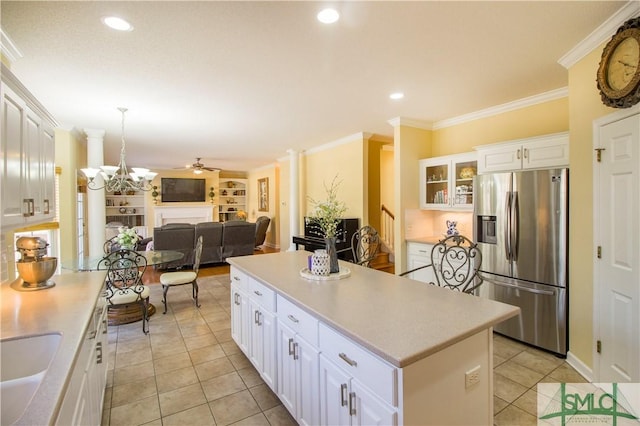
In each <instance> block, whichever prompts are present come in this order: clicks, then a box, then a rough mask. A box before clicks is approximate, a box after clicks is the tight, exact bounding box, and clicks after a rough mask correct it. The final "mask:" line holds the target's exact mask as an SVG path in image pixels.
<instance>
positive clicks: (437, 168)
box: [419, 152, 478, 210]
mask: <svg viewBox="0 0 640 426" xmlns="http://www.w3.org/2000/svg"><path fill="white" fill-rule="evenodd" d="M419 164H420V208H422V209H429V210H473V176H475V175H476V170H477V167H478V162H477V160H476V153H475V152H469V153H464V154H457V155H448V156H444V157H434V158H427V159H424V160H420V163H419Z"/></svg>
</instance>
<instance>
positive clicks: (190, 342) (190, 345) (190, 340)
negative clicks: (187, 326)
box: [184, 331, 218, 351]
mask: <svg viewBox="0 0 640 426" xmlns="http://www.w3.org/2000/svg"><path fill="white" fill-rule="evenodd" d="M184 344H185V346H186V347H187V350H188V351H192V350H194V349H198V348H204V347H206V346H212V345H217V344H218V339H216V336H214V335H213V333H212V332H211V331H209V333H208V334H201V335H199V336H192V337H185V339H184Z"/></svg>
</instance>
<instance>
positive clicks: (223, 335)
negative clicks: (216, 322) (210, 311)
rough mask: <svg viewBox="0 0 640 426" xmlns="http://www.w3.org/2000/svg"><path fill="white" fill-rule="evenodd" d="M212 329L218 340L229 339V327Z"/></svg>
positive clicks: (227, 340) (226, 340) (225, 340)
mask: <svg viewBox="0 0 640 426" xmlns="http://www.w3.org/2000/svg"><path fill="white" fill-rule="evenodd" d="M211 331H213V334H214V336H216V339H218V342H220V343H222V342H229V341H231V340H232V339H231V328H226V329H224V330H211Z"/></svg>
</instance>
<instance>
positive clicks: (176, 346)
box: [151, 337, 187, 358]
mask: <svg viewBox="0 0 640 426" xmlns="http://www.w3.org/2000/svg"><path fill="white" fill-rule="evenodd" d="M151 352H152V353H153V357H154V358H164V357H167V356H170V355H176V354H179V353H183V352H187V347H186V346H185V344H184V341H183V340H182V338H181V337H180V338H175V339H172V340H170V341H164V342H157V343H155V344H153V343H152V345H151Z"/></svg>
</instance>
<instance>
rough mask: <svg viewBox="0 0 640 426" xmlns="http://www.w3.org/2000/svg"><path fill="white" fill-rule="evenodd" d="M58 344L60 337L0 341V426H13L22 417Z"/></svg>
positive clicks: (32, 337)
mask: <svg viewBox="0 0 640 426" xmlns="http://www.w3.org/2000/svg"><path fill="white" fill-rule="evenodd" d="M61 340H62V334H60V333H48V334H40V335H32V336H19V337H11V338H8V339H3V340H0V362H1V367H0V395H1V398H0V401H1V409H0V424H3V425H9V424H12V423H14V422H15V421H16V420H18V419H19V418H20V417H21V416H22V414H23V413H24V410H25V409H26V408H27V407H28V406H29V403H30V402H31V399H32V398H33V396H34V395H35V393H36V390H37V389H38V386H40V383H41V382H42V379H43V378H44V376H45V374H46V372H47V369H48V368H49V365H50V364H51V361H52V360H53V357H54V356H55V354H56V352H57V350H58V347H59V346H60V341H61Z"/></svg>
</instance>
